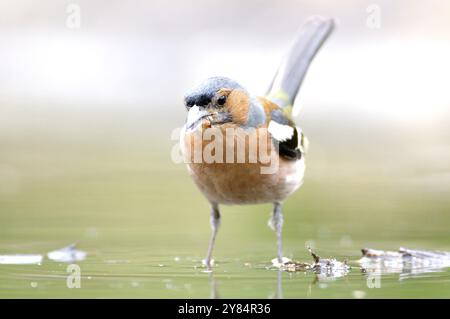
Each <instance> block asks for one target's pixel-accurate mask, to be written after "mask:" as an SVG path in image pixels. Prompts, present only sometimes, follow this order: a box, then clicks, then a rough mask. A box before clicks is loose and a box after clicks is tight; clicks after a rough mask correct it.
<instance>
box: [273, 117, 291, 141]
mask: <svg viewBox="0 0 450 319" xmlns="http://www.w3.org/2000/svg"><path fill="white" fill-rule="evenodd" d="M267 130H268V131H269V133H270V134H271V135H272V137H273V138H274V139H276V140H277V141H279V142H284V141H287V140H289V139H290V138H292V136H294V128H293V127H291V126H289V125H284V124H280V123H277V122H275V121H270V122H269V126H268V128H267Z"/></svg>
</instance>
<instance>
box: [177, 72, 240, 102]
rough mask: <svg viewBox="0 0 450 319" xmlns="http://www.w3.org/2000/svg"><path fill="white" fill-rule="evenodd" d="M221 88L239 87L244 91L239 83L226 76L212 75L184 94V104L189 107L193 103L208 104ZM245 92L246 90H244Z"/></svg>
mask: <svg viewBox="0 0 450 319" xmlns="http://www.w3.org/2000/svg"><path fill="white" fill-rule="evenodd" d="M222 88H227V89H241V90H244V91H246V90H245V89H244V88H243V87H242V86H241V85H240V84H239V83H237V82H236V81H233V80H231V79H229V78H226V77H220V76H216V77H212V78H209V79H206V80H205V81H203V82H202V83H200V85H198V86H196V87H194V88H193V89H191V90H190V91H189V92H187V93H186V95H185V100H186V105H187V106H188V107H191V106H193V105H197V106H203V105H208V104H209V103H210V102H211V100H212V98H213V97H214V96H215V95H216V93H217V91H219V90H220V89H222ZM246 92H247V91H246Z"/></svg>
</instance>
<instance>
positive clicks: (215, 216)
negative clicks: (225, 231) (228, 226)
mask: <svg viewBox="0 0 450 319" xmlns="http://www.w3.org/2000/svg"><path fill="white" fill-rule="evenodd" d="M219 225H220V212H219V205H217V204H216V203H212V204H211V239H210V240H209V246H208V253H207V254H206V259H205V265H206V267H207V268H208V269H210V268H211V266H212V265H211V259H212V251H213V249H214V243H215V241H216V235H217V231H218V230H219Z"/></svg>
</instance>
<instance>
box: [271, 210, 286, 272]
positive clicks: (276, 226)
mask: <svg viewBox="0 0 450 319" xmlns="http://www.w3.org/2000/svg"><path fill="white" fill-rule="evenodd" d="M269 227H270V228H272V229H273V230H274V231H275V232H276V234H277V249H278V252H277V259H278V262H279V263H280V264H282V263H283V245H282V241H281V230H282V228H283V213H282V212H281V203H279V202H275V203H273V213H272V217H271V218H270V219H269Z"/></svg>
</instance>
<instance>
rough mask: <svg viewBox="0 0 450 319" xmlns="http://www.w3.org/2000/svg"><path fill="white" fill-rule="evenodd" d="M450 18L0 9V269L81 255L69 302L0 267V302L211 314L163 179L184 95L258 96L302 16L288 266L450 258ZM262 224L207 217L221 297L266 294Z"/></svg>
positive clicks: (211, 5)
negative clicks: (325, 36) (313, 256)
mask: <svg viewBox="0 0 450 319" xmlns="http://www.w3.org/2000/svg"><path fill="white" fill-rule="evenodd" d="M70 4H75V7H77V8H79V9H80V10H81V11H80V18H81V20H80V25H79V26H75V27H74V26H73V25H72V24H71V23H70V21H69V23H68V19H70V16H71V14H73V11H71V10H72V9H73V6H70ZM71 8H72V9H71ZM68 10H69V11H68ZM374 10H375V11H374ZM378 10H379V11H378ZM449 12H450V3H448V2H446V1H440V0H432V1H406V0H397V1H387V0H386V1H375V2H373V1H356V0H345V1H339V2H337V1H325V0H320V1H317V0H315V1H300V0H289V1H288V0H283V1H256V0H251V1H235V0H229V1H192V2H186V1H180V0H177V1H136V0H134V1H127V3H124V2H123V1H112V0H108V1H102V0H96V1H87V0H86V1H76V2H70V1H50V0H45V1H39V3H38V2H36V1H31V0H28V1H24V0H17V1H4V0H2V1H0V70H1V72H0V254H16V253H45V252H47V251H49V250H52V249H55V248H58V247H62V246H65V245H67V244H70V243H73V242H76V241H78V242H79V246H80V248H82V249H83V250H85V251H87V252H88V258H87V259H86V260H85V261H83V262H81V263H80V265H81V267H82V271H83V288H82V289H67V288H66V286H65V276H66V275H67V274H66V272H65V270H66V268H65V267H66V265H64V264H58V263H53V262H50V261H46V262H44V263H43V264H42V265H21V266H17V265H15V266H11V265H0V297H23V296H26V297H58V296H59V297H80V296H83V297H118V296H121V297H208V296H209V293H210V289H211V287H212V286H211V278H210V277H208V274H204V273H202V271H201V269H200V268H197V266H199V265H200V260H201V259H202V257H203V254H204V253H205V250H206V246H207V241H208V236H209V208H208V205H207V202H206V200H204V199H203V198H202V196H201V194H200V193H199V192H198V191H197V190H196V189H195V186H194V184H193V183H192V182H191V181H190V179H189V177H188V175H187V172H186V170H185V167H184V165H183V164H177V163H174V162H173V161H172V159H171V150H172V148H173V147H174V145H175V144H176V141H175V140H173V139H172V138H171V137H172V136H171V135H172V132H173V130H174V129H176V128H179V127H181V126H182V124H183V122H184V119H185V116H186V114H185V109H184V107H183V103H182V98H183V93H184V92H185V91H186V90H187V89H189V88H190V87H191V86H192V85H194V84H196V83H197V82H198V81H200V80H202V79H204V78H206V77H209V76H214V75H223V76H228V77H230V78H233V79H235V80H237V81H238V82H240V83H241V84H242V85H244V86H245V87H247V88H248V89H249V90H250V91H252V92H254V93H255V94H264V93H265V90H266V88H267V86H268V84H269V82H270V80H271V78H272V76H273V74H274V72H275V71H276V68H277V66H278V64H279V63H280V61H281V59H282V57H283V54H284V53H285V51H286V50H287V48H288V47H289V44H290V41H291V40H292V38H293V36H294V35H295V33H296V31H297V30H298V28H299V27H300V26H301V24H302V22H303V21H304V20H305V19H306V18H307V17H308V16H310V15H313V14H320V15H324V16H329V17H333V18H335V19H336V24H337V27H336V30H335V32H334V34H333V35H332V37H331V38H330V39H329V41H328V42H327V43H326V44H325V45H324V46H323V48H322V50H321V51H320V52H319V54H318V56H317V57H316V59H315V61H314V63H313V64H312V66H311V68H310V70H309V73H308V75H307V77H306V80H305V82H304V85H303V87H302V89H301V92H300V96H299V98H298V100H297V102H296V103H297V105H296V106H297V108H298V109H301V111H300V113H299V114H298V115H297V122H298V123H299V125H301V126H302V128H303V130H304V132H305V133H306V135H307V136H308V137H309V140H310V151H309V154H308V157H307V173H306V180H305V184H304V186H303V188H302V189H301V190H300V191H299V192H297V193H296V194H295V195H293V196H292V197H291V199H290V200H288V201H287V202H286V205H285V221H286V223H285V225H286V226H285V233H284V237H285V254H286V255H287V256H289V257H294V258H296V259H301V260H307V259H309V256H308V253H307V251H306V249H305V243H306V244H307V245H311V246H313V247H315V249H316V250H317V252H318V253H319V255H321V254H323V255H326V256H335V257H339V258H348V259H350V260H354V259H357V258H358V257H359V256H360V252H359V249H361V248H363V247H365V246H370V247H372V248H380V249H392V250H395V249H397V248H398V247H399V246H407V247H410V248H423V249H441V250H450V236H449V228H450V216H449V210H450V196H449V195H450V129H449V127H450V117H449V116H450V108H449V107H450V94H449V88H448V84H449V83H450V63H449V61H448V57H449V56H450V41H449V39H450V19H449V18H448V17H449ZM378 13H379V17H380V19H379V20H377V21H378V22H379V24H377V23H376V24H375V25H374V24H373V20H372V18H373V14H378ZM368 20H369V21H368ZM371 21H372V22H371ZM270 209H271V208H270V205H269V206H267V205H260V206H249V207H225V208H224V209H223V210H224V214H223V223H222V226H223V227H222V229H221V231H220V234H219V238H218V242H217V246H216V254H215V255H216V260H217V262H218V263H219V268H218V270H216V271H215V277H216V280H217V281H218V283H219V284H218V285H219V287H220V288H221V296H225V297H268V296H272V295H273V291H274V290H276V287H278V284H277V283H276V282H277V280H278V279H279V278H278V279H277V274H276V273H274V272H271V271H267V270H265V268H264V265H268V264H270V260H271V259H272V258H273V257H274V256H275V236H274V234H273V233H272V232H271V231H270V230H269V229H268V228H267V227H266V222H267V219H268V217H269V215H270ZM220 264H222V266H221V268H220ZM251 265H257V266H254V267H252V266H251ZM258 265H259V266H258ZM283 276H284V277H285V281H284V283H283V284H284V296H285V297H305V296H309V297H345V298H346V297H348V298H351V297H352V296H353V297H354V296H355V293H354V292H355V291H362V292H363V293H361V294H356V295H357V296H367V297H391V296H394V297H427V296H433V297H442V296H444V297H445V296H446V297H449V291H450V289H448V288H449V286H450V279H449V277H450V276H449V275H448V273H444V274H440V275H435V276H428V277H427V276H424V277H426V278H420V279H412V280H410V281H407V282H406V283H402V284H401V285H399V284H398V278H397V277H396V276H395V275H393V276H391V277H388V279H386V280H385V281H384V284H383V288H382V289H368V288H367V286H366V283H365V281H364V279H363V275H362V274H360V273H359V270H358V268H356V270H355V272H354V275H353V277H348V278H347V279H342V280H337V281H336V282H333V283H331V284H322V286H320V285H319V286H317V285H314V284H311V282H313V280H312V277H311V276H310V275H308V276H306V277H305V276H303V275H298V276H294V278H293V277H292V276H291V277H286V276H285V275H283ZM349 278H351V279H349ZM311 285H312V288H311ZM323 288H326V289H323Z"/></svg>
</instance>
